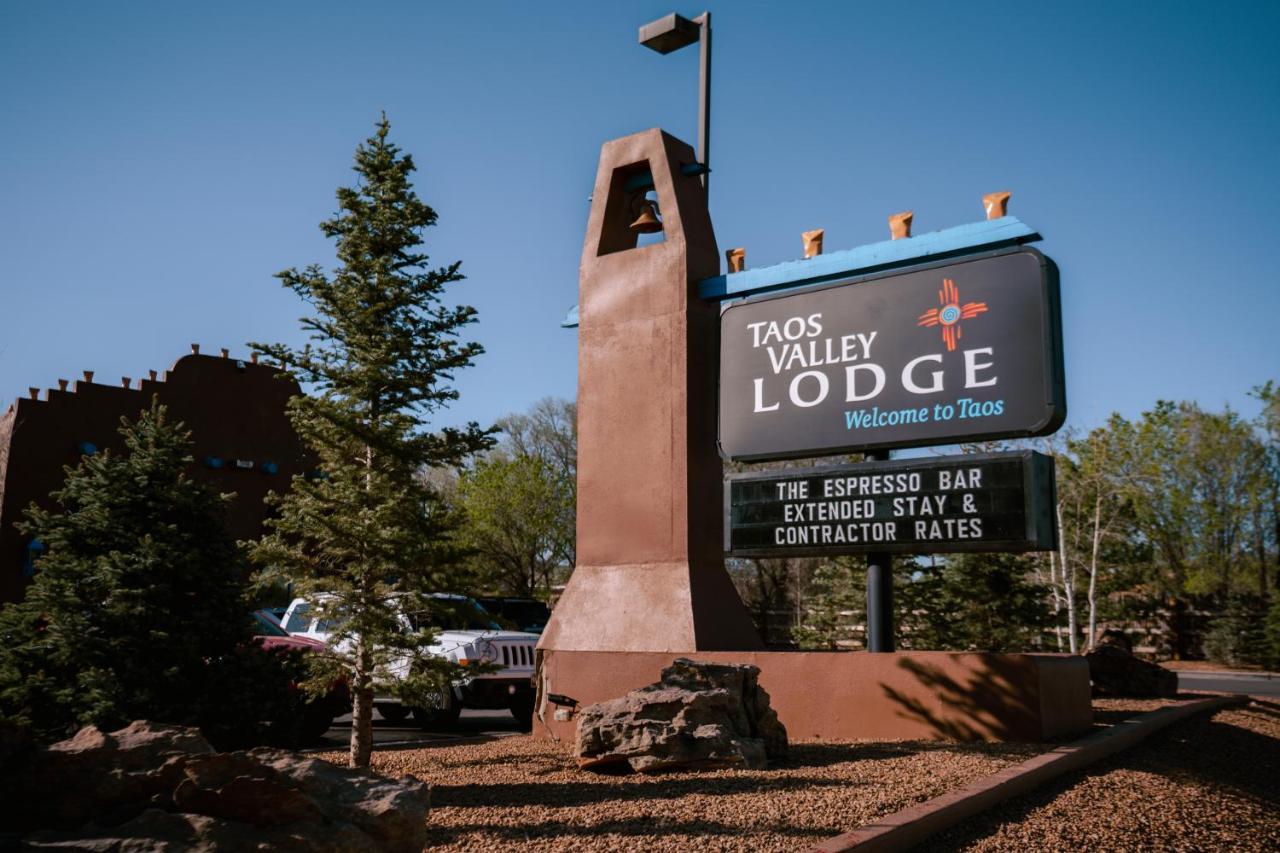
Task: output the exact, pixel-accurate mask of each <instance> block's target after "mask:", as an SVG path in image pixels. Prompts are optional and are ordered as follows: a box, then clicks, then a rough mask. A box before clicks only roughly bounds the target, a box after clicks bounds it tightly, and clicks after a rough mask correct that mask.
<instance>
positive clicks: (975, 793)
mask: <svg viewBox="0 0 1280 853" xmlns="http://www.w3.org/2000/svg"><path fill="white" fill-rule="evenodd" d="M1248 703H1249V697H1247V696H1217V697H1214V698H1212V699H1198V700H1195V701H1192V702H1186V703H1183V704H1181V705H1173V706H1170V707H1167V708H1161V709H1159V710H1158V711H1151V712H1150V713H1146V714H1143V715H1141V716H1138V717H1134V718H1133V719H1131V720H1125V721H1124V722H1122V723H1118V724H1116V725H1114V726H1112V727H1111V728H1109V729H1107V730H1105V731H1101V732H1098V733H1097V734H1093V735H1089V736H1088V737H1084V738H1081V739H1080V740H1077V741H1074V742H1073V743H1069V744H1067V745H1065V746H1060V747H1058V748H1057V749H1054V750H1051V751H1049V752H1046V753H1044V754H1043V755H1037V756H1036V757H1035V758H1032V759H1029V760H1027V761H1024V762H1022V763H1021V764H1015V765H1013V766H1012V767H1006V768H1005V769H1004V770H1001V771H1000V772H998V773H993V774H992V775H990V776H987V777H984V778H982V779H979V780H977V781H976V782H971V783H970V784H968V785H966V786H964V787H963V788H960V789H959V790H956V791H952V792H951V793H949V794H943V795H942V796H940V797H935V798H933V799H932V800H928V801H927V802H923V803H920V804H919V805H915V806H911V807H910V808H905V809H902V810H901V811H898V812H894V813H893V814H891V815H886V816H885V817H882V818H880V819H878V820H876V821H875V822H874V823H868V824H865V825H863V826H860V827H858V828H857V829H855V830H853V831H852V832H846V833H844V834H842V835H837V836H836V837H835V838H829V839H827V840H826V841H824V842H822V843H821V844H819V845H817V846H816V847H814V848H813V853H836V852H837V851H842V850H857V851H859V853H863V851H879V850H905V849H908V848H909V847H911V846H912V845H915V844H919V843H920V842H921V841H923V840H925V839H926V838H928V837H929V836H930V835H933V834H934V833H937V832H940V831H942V830H944V829H946V828H948V827H950V826H953V825H955V824H957V823H959V822H960V821H962V820H964V819H965V818H967V817H971V816H973V815H975V814H978V813H979V812H982V811H985V810H986V809H989V808H991V807H992V806H994V805H996V804H997V803H1000V802H1002V801H1004V800H1007V799H1009V798H1010V797H1016V796H1018V795H1019V794H1025V793H1026V792H1028V791H1030V790H1031V789H1033V788H1035V787H1036V786H1038V785H1041V784H1043V783H1044V782H1047V781H1049V780H1050V779H1053V778H1055V777H1057V776H1061V775H1062V774H1064V773H1069V772H1070V771H1072V770H1077V769H1079V768H1081V767H1084V766H1086V765H1089V764H1092V763H1093V762H1095V761H1097V760H1099V759H1101V758H1105V757H1107V756H1108V755H1112V754H1113V753H1116V752H1120V751H1121V750H1123V749H1128V748H1129V747H1131V746H1133V745H1135V744H1137V743H1140V742H1141V741H1143V740H1145V739H1146V738H1147V737H1149V736H1150V735H1152V734H1154V733H1155V732H1158V731H1159V730H1160V729H1163V728H1164V727H1166V726H1168V725H1171V724H1173V723H1176V722H1178V721H1179V720H1183V719H1185V718H1187V717H1190V716H1192V715H1194V714H1200V713H1204V712H1207V711H1217V710H1220V709H1222V708H1228V707H1234V706H1238V705H1247V704H1248Z"/></svg>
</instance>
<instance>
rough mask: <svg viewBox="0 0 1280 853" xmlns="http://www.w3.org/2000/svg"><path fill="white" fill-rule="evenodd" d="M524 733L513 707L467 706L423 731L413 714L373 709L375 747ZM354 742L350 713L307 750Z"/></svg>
mask: <svg viewBox="0 0 1280 853" xmlns="http://www.w3.org/2000/svg"><path fill="white" fill-rule="evenodd" d="M518 734H523V732H522V731H521V730H520V726H519V725H518V724H517V723H516V721H515V718H514V717H512V716H511V712H510V711H475V710H464V711H463V712H462V715H461V716H460V717H459V719H458V722H457V723H455V724H454V725H452V726H444V727H440V728H436V729H431V730H428V731H424V730H423V729H421V728H419V726H418V724H417V723H415V722H414V721H413V718H412V717H410V718H409V719H407V720H404V721H403V722H399V723H392V722H389V721H387V720H384V719H382V717H381V716H380V715H379V714H378V712H377V711H374V713H373V748H374V749H396V748H402V747H413V746H419V745H422V746H425V745H428V744H433V743H434V744H441V743H447V742H449V741H457V740H463V739H471V738H499V737H510V736H512V735H518ZM350 744H351V715H350V714H347V715H345V716H342V717H338V718H337V719H336V720H334V721H333V726H332V727H331V728H330V729H329V731H327V732H325V736H324V738H323V739H321V741H320V742H319V743H317V744H316V745H315V746H313V747H311V748H309V749H307V750H304V751H305V752H331V751H333V750H345V749H347V747H348V746H350Z"/></svg>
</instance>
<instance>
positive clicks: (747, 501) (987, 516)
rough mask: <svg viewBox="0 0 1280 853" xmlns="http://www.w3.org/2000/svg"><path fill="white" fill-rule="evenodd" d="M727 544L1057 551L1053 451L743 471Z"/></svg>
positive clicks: (785, 551)
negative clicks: (745, 472)
mask: <svg viewBox="0 0 1280 853" xmlns="http://www.w3.org/2000/svg"><path fill="white" fill-rule="evenodd" d="M728 480H729V483H728V486H729V487H728V489H726V499H725V500H726V505H725V513H726V516H727V518H726V523H725V551H726V552H727V553H728V554H730V555H732V556H737V557H803V556H828V555H835V554H857V553H862V552H866V551H894V552H906V553H911V554H929V553H946V552H951V551H1050V550H1053V548H1054V547H1055V545H1056V542H1057V525H1056V524H1055V515H1054V511H1053V506H1054V473H1053V460H1052V459H1050V458H1049V457H1048V456H1045V455H1044V454H1042V453H1035V452H1033V451H1030V450H1027V451H1015V452H1009V453H975V454H969V455H964V456H939V457H933V458H928V459H901V460H895V461H891V462H864V463H860V464H856V465H836V466H829V467H823V468H805V469H793V470H785V471H770V472H766V473H758V474H737V475H733V476H730V477H729V478H728Z"/></svg>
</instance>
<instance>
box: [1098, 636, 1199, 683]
mask: <svg viewBox="0 0 1280 853" xmlns="http://www.w3.org/2000/svg"><path fill="white" fill-rule="evenodd" d="M1085 658H1086V659H1087V660H1088V661H1089V679H1090V680H1091V681H1092V682H1093V693H1094V695H1095V696H1124V697H1132V698H1143V699H1167V698H1172V697H1173V696H1176V695H1177V693H1178V674H1177V673H1175V672H1171V671H1170V670H1167V669H1165V668H1164V667H1162V666H1160V665H1159V664H1154V663H1151V662H1150V661H1145V660H1143V659H1142V658H1139V657H1136V656H1135V655H1134V654H1133V645H1132V643H1131V642H1130V641H1129V638H1128V637H1127V636H1125V635H1124V634H1123V633H1122V632H1120V631H1115V630H1108V631H1105V632H1103V633H1102V634H1101V635H1100V636H1099V637H1098V639H1097V641H1096V642H1095V643H1094V647H1093V649H1091V650H1090V651H1089V653H1088V654H1087V655H1085Z"/></svg>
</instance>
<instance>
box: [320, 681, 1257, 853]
mask: <svg viewBox="0 0 1280 853" xmlns="http://www.w3.org/2000/svg"><path fill="white" fill-rule="evenodd" d="M1167 704H1169V700H1158V699H1156V700H1132V699H1098V700H1095V701H1094V717H1095V728H1100V727H1103V726H1106V725H1111V724H1113V723H1116V722H1119V721H1120V720H1123V719H1128V718H1130V717H1133V716H1135V715H1137V714H1139V713H1142V712H1145V711H1150V710H1155V709H1156V708H1159V707H1162V706H1164V705H1167ZM1053 746H1054V745H1053V744H1048V745H1038V744H951V743H936V742H896V743H895V742H890V743H886V742H852V743H831V744H796V745H793V746H792V750H791V755H790V757H789V758H788V759H787V760H786V761H785V762H782V763H780V764H779V765H777V766H771V767H770V769H768V770H763V771H749V770H719V771H714V772H706V773H692V774H666V775H657V776H639V775H619V776H605V775H596V774H591V773H586V772H583V771H579V770H578V769H577V768H576V767H575V766H574V764H573V762H572V761H571V760H570V759H569V758H568V756H567V754H566V749H565V747H564V746H562V745H559V744H555V743H551V742H547V741H540V740H534V739H533V738H531V737H528V736H518V737H507V738H501V739H498V740H493V741H488V742H483V743H469V744H463V745H455V746H447V745H441V746H433V747H428V748H423V749H408V750H397V751H390V750H388V751H382V752H376V753H375V754H374V756H373V766H374V769H375V770H378V771H380V772H382V773H387V774H390V775H399V774H401V773H413V774H414V775H415V776H417V777H418V778H419V779H422V780H423V781H426V782H430V783H431V784H432V786H433V792H432V811H431V819H430V843H431V844H432V845H433V847H432V848H431V849H433V850H434V849H439V850H510V849H520V850H546V851H549V850H556V851H561V850H608V851H622V850H655V851H661V850H676V849H680V850H687V849H690V848H696V849H698V850H699V851H718V850H753V851H754V850H803V849H806V848H808V847H809V846H811V845H813V844H815V843H817V842H819V841H822V840H824V839H826V838H829V837H831V836H833V835H837V834H839V833H841V832H847V831H849V830H851V829H854V828H856V827H858V826H860V825H862V824H864V823H867V822H869V821H871V820H873V819H875V818H877V817H882V816H884V815H887V814H890V813H892V812H895V811H898V810H899V809H902V808H906V807H907V806H910V805H914V804H916V803H919V802H923V801H924V800H927V799H930V798H932V797H935V796H938V795H940V794H943V793H946V792H948V791H952V790H955V789H956V788H958V787H960V786H961V785H964V784H966V783H968V782H971V781H973V780H976V779H979V778H981V777H983V776H986V775H988V774H990V773H993V772H995V771H997V770H1000V769H1002V768H1003V767H1006V766H1008V765H1010V764H1013V763H1017V762H1019V761H1023V760H1025V759H1027V758H1029V757H1031V756H1033V755H1036V754H1038V753H1040V752H1042V751H1044V750H1046V749H1049V748H1052V747H1053ZM317 757H321V758H327V759H329V760H331V761H335V762H337V763H345V755H344V754H342V753H329V754H324V755H320V756H317ZM1227 848H1229V849H1242V850H1253V849H1258V850H1262V849H1280V705H1275V704H1270V703H1258V702H1255V703H1254V704H1253V705H1251V706H1249V707H1248V708H1246V709H1239V710H1228V711H1222V712H1219V713H1218V714H1216V715H1214V716H1213V717H1212V718H1196V719H1193V720H1188V721H1185V722H1182V723H1178V724H1175V725H1174V726H1171V727H1170V728H1169V729H1166V730H1165V731H1163V732H1161V733H1159V734H1157V735H1155V736H1153V737H1152V739H1151V740H1149V741H1147V742H1146V743H1144V744H1142V745H1140V746H1138V747H1135V748H1133V749H1131V750H1129V751H1127V752H1124V753H1121V754H1119V755H1117V756H1114V757H1112V758H1110V759H1107V760H1106V761H1104V762H1101V763H1099V764H1097V765H1094V766H1093V767H1091V768H1088V769H1086V770H1083V771H1079V772H1076V773H1073V774H1069V775H1068V776H1065V777H1063V778H1062V779H1059V780H1056V781H1055V782H1051V783H1049V784H1048V785H1046V786H1045V787H1043V788H1041V789H1038V790H1037V791H1035V792H1033V793H1032V794H1029V795H1027V796H1025V797H1021V798H1018V799H1015V800H1011V801H1009V802H1007V803H1005V804H1003V805H1002V806H999V807H997V808H996V809H994V810H992V811H989V812H987V813H985V814H983V815H980V816H978V817H975V818H973V819H971V820H969V821H967V822H965V823H964V824H961V825H960V826H958V827H955V828H953V829H952V830H950V831H948V832H947V833H945V834H943V835H941V836H938V837H937V838H936V839H935V840H934V841H933V842H932V843H931V845H930V848H929V849H934V850H953V849H981V850H1019V851H1021V850H1084V849H1089V850H1102V849H1105V850H1130V849H1132V850H1138V849H1143V850H1149V849H1164V850H1216V849H1227Z"/></svg>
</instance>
